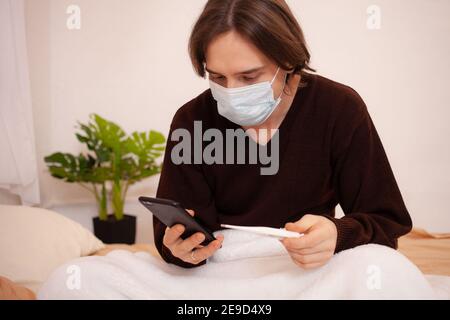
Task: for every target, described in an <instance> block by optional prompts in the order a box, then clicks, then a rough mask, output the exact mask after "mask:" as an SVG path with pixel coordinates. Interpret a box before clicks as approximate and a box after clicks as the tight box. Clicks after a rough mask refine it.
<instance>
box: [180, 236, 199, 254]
mask: <svg viewBox="0 0 450 320" xmlns="http://www.w3.org/2000/svg"><path fill="white" fill-rule="evenodd" d="M204 240H205V235H204V234H203V233H201V232H196V233H194V234H193V235H191V236H190V237H189V238H187V239H184V240H183V241H182V242H180V243H179V244H178V245H177V246H176V251H178V252H180V253H181V254H185V253H186V252H190V251H192V250H194V249H195V247H196V246H198V245H199V244H201V243H202V242H203V241H204Z"/></svg>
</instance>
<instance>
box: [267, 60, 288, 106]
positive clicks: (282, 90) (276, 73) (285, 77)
mask: <svg viewBox="0 0 450 320" xmlns="http://www.w3.org/2000/svg"><path fill="white" fill-rule="evenodd" d="M279 71H280V67H278V69H277V72H275V76H274V77H273V79H272V81H270V86H272V83H273V82H274V81H275V78H276V77H277V75H278V72H279ZM286 79H287V73H286V74H285V75H284V84H283V89H281V93H280V95H279V96H278V98H277V100H278V99H281V96H282V95H283V92H284V88H285V87H286ZM272 90H273V89H272Z"/></svg>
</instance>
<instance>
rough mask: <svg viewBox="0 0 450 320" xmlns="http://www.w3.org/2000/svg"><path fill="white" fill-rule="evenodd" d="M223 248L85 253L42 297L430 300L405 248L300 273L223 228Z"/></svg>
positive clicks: (265, 243) (273, 244)
mask: <svg viewBox="0 0 450 320" xmlns="http://www.w3.org/2000/svg"><path fill="white" fill-rule="evenodd" d="M221 233H222V234H223V235H224V236H225V240H224V243H223V247H222V248H221V249H219V250H218V251H217V252H216V254H215V255H214V256H213V257H211V258H210V259H209V260H208V263H207V264H206V265H203V266H199V267H197V268H193V269H184V268H181V267H178V266H176V265H173V264H167V263H165V262H164V261H162V259H159V258H156V257H153V256H151V255H150V254H148V253H145V252H138V253H131V252H128V251H124V250H115V251H112V252H110V253H109V254H108V255H106V256H92V257H83V258H79V259H76V260H73V261H71V262H70V263H67V264H65V265H63V266H61V267H59V268H58V269H57V270H55V271H54V272H53V274H52V275H51V276H50V277H49V279H48V280H47V281H46V282H45V283H44V285H43V286H42V287H41V289H40V290H39V292H38V299H430V298H436V297H437V295H436V293H435V292H434V291H433V288H432V287H431V285H430V283H429V282H428V281H427V280H426V278H425V277H424V275H423V274H422V273H421V272H420V270H419V269H418V268H417V267H416V266H415V265H414V264H413V263H411V262H410V261H409V260H408V259H407V258H406V257H404V256H403V255H402V254H400V253H399V252H397V251H395V250H392V249H390V248H387V247H385V246H380V245H374V244H370V245H364V246H360V247H357V248H354V249H351V250H346V251H343V252H341V253H339V254H336V255H335V256H334V257H333V258H332V259H331V260H330V261H329V262H328V263H327V264H326V265H325V266H323V267H321V268H317V269H314V270H302V269H301V268H300V267H298V266H297V265H296V264H294V262H293V261H292V260H291V258H290V256H289V255H288V254H287V252H286V250H285V248H284V247H283V246H282V244H281V243H280V242H279V241H278V240H277V239H275V238H268V237H264V236H260V235H254V234H250V233H246V232H242V231H236V230H222V231H221Z"/></svg>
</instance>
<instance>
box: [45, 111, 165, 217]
mask: <svg viewBox="0 0 450 320" xmlns="http://www.w3.org/2000/svg"><path fill="white" fill-rule="evenodd" d="M78 129H79V132H77V133H76V137H77V139H78V141H79V142H81V143H83V144H85V145H86V146H87V149H88V153H87V154H86V155H84V154H81V153H80V154H79V155H78V156H74V155H71V154H69V153H61V152H56V153H53V154H52V155H50V156H47V157H45V162H46V163H47V166H48V168H49V171H50V173H51V175H52V176H53V177H55V178H58V179H62V180H64V181H67V182H77V183H79V184H80V185H82V186H83V187H86V188H87V189H89V190H90V191H91V192H93V194H94V195H95V197H96V200H97V202H98V204H99V215H100V218H101V219H104V220H106V218H107V213H106V212H107V205H106V198H107V196H106V184H107V183H109V184H110V185H111V189H110V190H111V191H110V192H111V204H112V207H113V209H114V215H115V217H116V219H117V220H120V219H122V218H123V214H124V213H123V208H124V201H125V196H126V193H127V190H128V187H129V186H130V185H132V184H134V183H136V182H138V181H140V180H142V179H144V178H147V177H150V176H152V175H155V174H157V173H159V172H160V171H161V165H160V164H158V163H156V159H157V158H159V157H160V156H161V155H162V153H163V151H164V148H165V141H166V139H165V137H164V136H163V135H162V134H161V133H159V132H157V131H153V130H150V131H148V132H133V133H132V134H131V135H127V134H126V132H125V131H124V130H122V128H121V127H120V126H119V125H117V124H116V123H114V122H112V121H109V120H107V119H105V118H102V117H101V116H99V115H98V114H91V115H90V121H89V122H88V123H87V124H83V123H80V122H78ZM86 184H87V185H86ZM98 185H100V190H98V189H97V186H98Z"/></svg>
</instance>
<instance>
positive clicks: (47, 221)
mask: <svg viewBox="0 0 450 320" xmlns="http://www.w3.org/2000/svg"><path fill="white" fill-rule="evenodd" d="M103 247H104V244H103V243H102V242H101V241H100V240H99V239H97V238H96V237H95V236H94V235H93V234H92V233H91V232H90V231H88V230H87V229H85V228H84V227H82V226H81V225H80V224H79V223H76V222H75V221H73V220H70V219H68V218H66V217H64V216H62V215H61V214H59V213H56V212H54V211H50V210H46V209H42V208H34V207H26V206H6V205H0V276H4V277H6V278H9V279H10V280H12V281H14V282H16V283H18V284H20V285H23V286H25V287H27V288H29V289H31V290H33V291H35V292H36V291H37V290H38V289H39V287H40V285H41V284H42V283H43V282H44V281H45V280H46V279H47V277H48V276H49V275H50V273H51V272H52V271H53V270H54V269H55V268H57V267H58V266H60V265H61V264H64V263H66V262H67V261H69V260H72V259H75V258H79V257H81V256H86V255H90V254H92V253H94V252H95V251H97V250H99V249H102V248H103Z"/></svg>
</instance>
